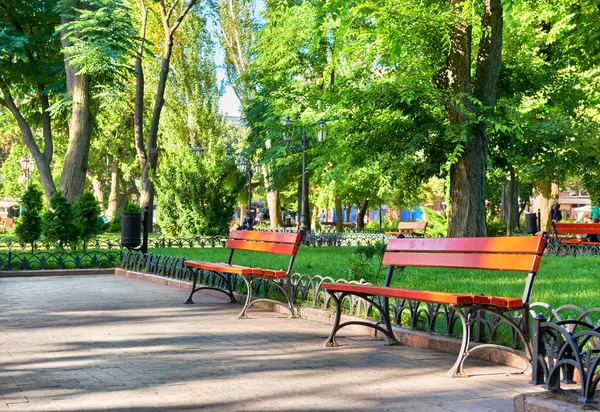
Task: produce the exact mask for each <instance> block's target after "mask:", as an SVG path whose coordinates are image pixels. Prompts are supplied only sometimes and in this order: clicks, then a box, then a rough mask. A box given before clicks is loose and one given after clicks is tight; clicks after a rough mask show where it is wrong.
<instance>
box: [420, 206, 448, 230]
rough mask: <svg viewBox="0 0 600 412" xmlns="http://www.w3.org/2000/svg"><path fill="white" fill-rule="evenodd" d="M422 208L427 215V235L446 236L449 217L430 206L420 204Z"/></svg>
mask: <svg viewBox="0 0 600 412" xmlns="http://www.w3.org/2000/svg"><path fill="white" fill-rule="evenodd" d="M420 208H421V210H422V211H423V212H424V213H425V215H426V216H427V230H426V231H425V236H427V237H446V236H447V235H448V219H447V218H446V217H445V216H441V215H440V214H438V213H437V212H435V211H434V210H433V209H429V208H428V207H424V206H420Z"/></svg>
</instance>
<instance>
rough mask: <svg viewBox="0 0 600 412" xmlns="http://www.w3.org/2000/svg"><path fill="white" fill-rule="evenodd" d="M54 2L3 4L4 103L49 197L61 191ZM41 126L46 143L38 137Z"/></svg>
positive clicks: (0, 93)
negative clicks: (54, 101)
mask: <svg viewBox="0 0 600 412" xmlns="http://www.w3.org/2000/svg"><path fill="white" fill-rule="evenodd" d="M58 24H59V16H58V14H57V13H56V12H55V11H54V2H53V1H46V0H37V1H36V0H32V1H28V2H25V3H23V2H22V1H17V2H14V1H9V0H7V1H3V2H0V73H1V74H0V106H4V107H5V108H6V109H8V111H9V112H10V113H11V114H12V116H13V118H14V119H15V121H16V122H17V124H18V125H19V128H20V130H21V136H22V139H23V142H24V143H25V145H26V146H27V148H28V149H29V152H30V153H31V156H32V157H33V159H34V160H35V163H36V165H37V169H38V170H39V173H40V179H41V183H42V187H43V190H44V194H45V195H46V200H47V201H50V198H51V197H52V196H53V195H54V193H56V187H55V185H54V180H53V179H52V172H51V163H52V156H53V151H54V144H53V136H52V122H51V118H50V110H49V108H50V104H51V98H52V96H56V92H57V91H60V90H61V88H62V87H61V81H62V76H63V73H62V70H61V64H62V58H61V56H60V43H59V42H58V41H57V39H56V37H55V36H54V30H55V27H56V26H57V25H58ZM40 128H41V134H42V136H43V140H42V141H43V144H40V143H41V142H40V141H39V140H36V138H35V136H36V134H37V131H38V130H39V129H40Z"/></svg>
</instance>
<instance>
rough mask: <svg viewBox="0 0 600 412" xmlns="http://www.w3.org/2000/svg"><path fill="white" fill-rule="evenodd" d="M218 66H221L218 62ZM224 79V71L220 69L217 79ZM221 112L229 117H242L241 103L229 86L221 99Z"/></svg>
mask: <svg viewBox="0 0 600 412" xmlns="http://www.w3.org/2000/svg"><path fill="white" fill-rule="evenodd" d="M217 64H219V62H218V60H217ZM221 64H222V63H221ZM224 78H225V76H224V74H223V70H222V69H219V70H218V71H217V79H218V80H219V81H221V80H223V79H224ZM219 111H220V112H221V113H222V114H227V115H229V116H239V115H240V101H239V100H238V98H237V96H236V95H235V93H234V92H233V89H232V88H231V86H229V85H228V86H227V87H226V88H225V94H223V96H221V98H220V99H219Z"/></svg>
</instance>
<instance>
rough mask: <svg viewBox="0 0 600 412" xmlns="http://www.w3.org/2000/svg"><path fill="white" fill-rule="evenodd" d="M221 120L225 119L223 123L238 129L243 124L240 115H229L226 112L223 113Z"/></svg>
mask: <svg viewBox="0 0 600 412" xmlns="http://www.w3.org/2000/svg"><path fill="white" fill-rule="evenodd" d="M223 120H225V123H229V124H230V125H232V126H233V127H235V128H236V129H239V128H240V127H243V126H244V124H243V122H242V117H241V116H230V115H228V114H227V113H225V114H224V115H223Z"/></svg>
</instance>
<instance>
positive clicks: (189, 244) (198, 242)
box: [0, 228, 600, 256]
mask: <svg viewBox="0 0 600 412" xmlns="http://www.w3.org/2000/svg"><path fill="white" fill-rule="evenodd" d="M263 231H274V232H296V229H294V228H284V229H275V230H263ZM392 237H393V235H387V234H385V233H382V232H380V231H377V230H358V229H349V228H345V229H344V232H342V233H338V232H335V231H334V230H329V229H327V230H321V231H311V232H307V234H306V236H304V238H303V239H302V245H304V246H312V247H340V246H364V245H373V244H375V243H377V242H383V243H386V242H387V241H388V240H389V239H390V238H392ZM227 240H228V236H227V235H221V236H197V237H191V238H170V237H159V238H151V239H149V240H148V247H149V248H152V249H161V248H163V249H164V248H178V249H194V248H207V247H211V248H213V247H225V244H226V243H227ZM87 248H88V249H101V250H119V249H120V248H121V244H120V239H119V238H118V237H99V238H97V239H95V240H93V241H90V242H88V244H87ZM57 249H59V245H58V244H55V243H48V242H35V243H34V244H33V250H36V251H46V250H57ZM0 250H13V251H31V250H32V245H31V244H24V243H21V242H19V240H18V239H17V238H16V237H10V236H2V237H0ZM544 253H546V254H549V255H555V256H597V255H600V245H581V244H566V245H564V244H560V245H559V244H557V243H556V242H554V241H553V240H552V239H550V242H549V243H548V245H547V247H546V250H545V252H544Z"/></svg>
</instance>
